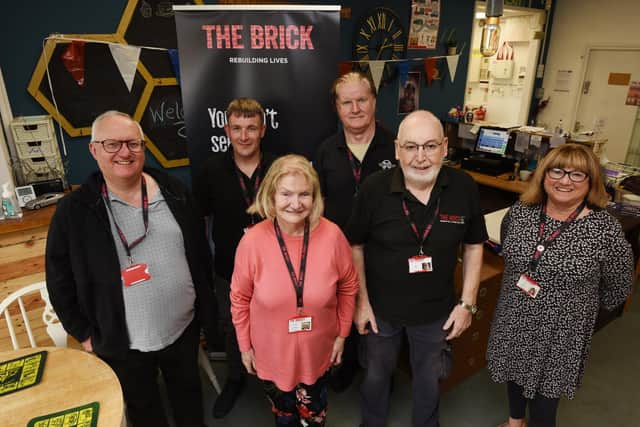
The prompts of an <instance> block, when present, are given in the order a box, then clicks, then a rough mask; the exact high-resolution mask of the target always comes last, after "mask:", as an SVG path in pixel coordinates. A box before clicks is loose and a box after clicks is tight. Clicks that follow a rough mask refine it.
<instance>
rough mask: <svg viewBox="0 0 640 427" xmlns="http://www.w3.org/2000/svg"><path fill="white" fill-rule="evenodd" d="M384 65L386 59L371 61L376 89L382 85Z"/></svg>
mask: <svg viewBox="0 0 640 427" xmlns="http://www.w3.org/2000/svg"><path fill="white" fill-rule="evenodd" d="M384 66H385V61H369V71H370V72H371V78H372V79H373V83H374V84H375V85H376V91H377V90H378V88H379V87H380V81H381V80H382V73H383V71H384Z"/></svg>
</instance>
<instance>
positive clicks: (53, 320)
mask: <svg viewBox="0 0 640 427" xmlns="http://www.w3.org/2000/svg"><path fill="white" fill-rule="evenodd" d="M36 292H39V293H40V297H41V298H42V301H44V303H45V307H44V310H43V312H42V321H43V322H44V324H45V325H46V330H47V334H48V335H49V337H51V339H52V340H53V343H54V345H55V346H56V347H66V346H67V332H66V331H65V330H64V328H63V327H62V323H60V320H59V319H58V316H57V315H56V313H55V311H54V310H53V307H52V305H51V302H50V301H49V292H48V291H47V284H46V282H38V283H34V284H32V285H28V286H25V287H23V288H21V289H18V290H17V291H15V292H13V293H11V294H10V295H9V296H7V297H6V298H5V299H4V301H2V302H1V303H0V317H2V316H3V315H4V318H5V320H6V322H7V329H8V331H9V336H10V337H11V344H12V346H13V349H14V350H17V349H18V348H20V343H19V342H18V334H17V333H16V327H17V325H14V321H13V320H12V318H11V316H12V313H15V312H16V311H17V308H19V309H20V314H21V315H22V322H23V324H24V330H25V332H26V334H27V336H28V338H29V344H30V345H31V347H36V346H37V344H36V340H35V338H34V334H33V330H32V328H31V323H30V322H29V316H28V311H27V308H26V307H25V301H24V299H25V298H26V297H28V296H29V294H33V293H36ZM14 306H17V307H16V308H15V309H14V308H13V307H14ZM198 364H199V365H200V367H201V368H202V369H203V370H204V372H205V373H206V374H207V378H208V379H209V381H211V384H212V385H213V388H214V389H215V390H216V392H217V393H218V394H220V390H221V388H220V384H219V383H218V378H217V377H216V374H215V373H214V372H213V368H212V367H211V362H210V361H209V358H208V357H207V354H206V353H205V352H204V350H203V349H202V346H200V348H199V351H198Z"/></svg>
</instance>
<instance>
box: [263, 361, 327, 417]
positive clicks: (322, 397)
mask: <svg viewBox="0 0 640 427" xmlns="http://www.w3.org/2000/svg"><path fill="white" fill-rule="evenodd" d="M328 378H329V372H328V371H327V373H325V374H324V375H323V376H322V377H320V378H318V380H317V381H316V382H315V384H311V385H307V384H302V383H300V384H298V385H297V386H296V387H295V388H294V389H293V390H291V391H282V390H280V389H279V388H278V387H277V386H276V385H275V384H274V383H273V382H271V381H262V383H263V386H264V390H265V392H266V393H267V397H268V398H269V400H270V401H271V411H272V412H273V415H274V416H275V421H276V426H278V427H285V426H286V427H293V426H295V427H299V426H303V427H322V426H324V422H325V418H326V416H327V382H328Z"/></svg>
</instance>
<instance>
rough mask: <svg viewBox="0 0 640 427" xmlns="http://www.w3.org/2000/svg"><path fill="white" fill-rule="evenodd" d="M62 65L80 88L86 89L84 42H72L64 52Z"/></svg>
mask: <svg viewBox="0 0 640 427" xmlns="http://www.w3.org/2000/svg"><path fill="white" fill-rule="evenodd" d="M62 63H63V64H64V67H65V68H66V69H67V71H68V72H69V74H71V76H72V77H73V79H74V80H75V81H76V83H77V84H78V86H80V87H84V42H81V41H75V40H74V41H72V42H71V43H69V46H68V47H67V48H66V49H65V50H64V52H62Z"/></svg>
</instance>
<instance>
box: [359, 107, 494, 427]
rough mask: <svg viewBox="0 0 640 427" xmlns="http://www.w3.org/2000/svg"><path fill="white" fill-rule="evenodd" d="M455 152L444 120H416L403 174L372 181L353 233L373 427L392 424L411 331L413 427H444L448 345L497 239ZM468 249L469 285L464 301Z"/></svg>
mask: <svg viewBox="0 0 640 427" xmlns="http://www.w3.org/2000/svg"><path fill="white" fill-rule="evenodd" d="M446 153H447V139H446V138H445V137H444V133H443V129H442V125H441V123H440V121H439V120H438V119H437V118H436V117H435V116H433V114H431V113H429V112H427V111H424V110H421V111H416V112H413V113H411V114H409V115H408V116H407V117H406V118H405V119H404V120H403V121H402V123H401V124H400V127H399V130H398V138H397V139H396V158H397V159H398V164H399V165H400V167H399V168H395V169H393V170H388V171H383V172H379V173H376V174H374V175H372V176H370V177H369V179H367V181H366V182H365V183H364V184H363V185H362V187H361V188H360V192H359V193H358V196H357V198H356V202H355V206H354V211H353V215H352V216H351V219H350V220H349V224H348V225H347V228H346V234H347V237H348V238H349V240H350V241H351V244H352V245H353V258H354V263H355V265H356V268H357V269H358V272H359V276H360V291H359V293H358V300H357V304H356V314H355V316H354V322H355V324H356V326H357V328H358V332H360V333H361V334H365V335H366V338H365V340H366V341H365V344H366V373H365V378H364V381H363V383H362V387H361V413H362V421H363V423H364V426H366V427H378V426H380V427H382V426H384V425H385V424H386V420H387V414H388V407H389V386H390V377H391V374H392V372H393V370H394V368H395V365H396V362H397V356H398V351H399V348H400V344H401V342H402V334H403V333H404V332H406V334H407V336H408V338H409V347H410V354H411V369H412V372H413V386H412V394H413V415H412V418H413V425H414V426H420V427H427V426H428V427H436V426H438V425H439V422H438V402H439V386H438V380H439V379H440V378H441V377H443V376H446V374H447V370H448V366H447V363H446V359H447V355H448V348H447V342H446V341H447V340H449V339H453V338H455V337H457V336H459V335H460V334H461V333H462V332H463V331H464V330H465V329H467V328H468V327H469V325H470V324H471V317H472V313H475V311H476V310H477V309H476V306H475V303H476V294H477V291H478V285H479V281H480V268H481V265H482V242H484V240H486V239H487V232H486V227H485V224H484V217H483V216H482V212H481V209H480V204H479V197H478V188H477V185H476V184H475V182H474V181H473V179H471V177H469V176H468V175H467V174H466V173H464V172H462V171H460V170H457V169H451V168H448V167H443V166H442V162H443V159H444V157H445V155H446ZM460 245H462V247H463V249H464V252H463V261H462V276H463V279H462V280H463V284H462V285H463V286H462V295H461V298H460V299H459V300H456V299H455V293H454V281H453V277H454V270H455V268H456V264H457V259H458V249H459V247H460ZM370 332H373V333H370Z"/></svg>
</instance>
